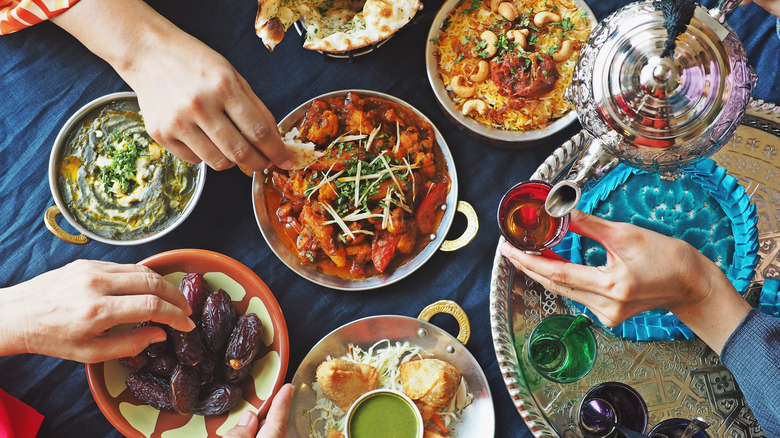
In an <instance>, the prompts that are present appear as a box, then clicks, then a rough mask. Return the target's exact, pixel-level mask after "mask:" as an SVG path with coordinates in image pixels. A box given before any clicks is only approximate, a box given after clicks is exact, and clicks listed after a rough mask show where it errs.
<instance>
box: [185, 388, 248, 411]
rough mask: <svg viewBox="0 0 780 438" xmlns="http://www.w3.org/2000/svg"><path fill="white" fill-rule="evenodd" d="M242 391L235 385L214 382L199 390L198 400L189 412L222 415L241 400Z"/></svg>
mask: <svg viewBox="0 0 780 438" xmlns="http://www.w3.org/2000/svg"><path fill="white" fill-rule="evenodd" d="M242 396H243V392H242V391H241V388H240V387H239V386H237V385H232V384H230V383H216V384H212V385H208V386H206V387H204V388H203V390H202V391H201V397H200V400H198V403H197V404H196V405H195V407H193V408H192V410H191V411H190V412H192V413H193V414H196V415H222V414H224V413H225V412H227V411H229V410H230V408H232V407H233V406H235V405H236V404H238V402H239V401H241V397H242Z"/></svg>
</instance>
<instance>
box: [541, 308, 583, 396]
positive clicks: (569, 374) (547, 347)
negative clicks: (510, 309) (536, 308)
mask: <svg viewBox="0 0 780 438" xmlns="http://www.w3.org/2000/svg"><path fill="white" fill-rule="evenodd" d="M574 318H575V317H574V316H571V315H552V316H548V317H547V318H545V319H543V320H542V321H540V322H539V324H537V325H536V326H535V327H534V328H533V330H531V334H530V335H529V336H528V340H527V341H526V357H527V358H528V362H530V363H531V366H532V367H533V368H534V369H535V370H536V371H537V372H538V373H539V374H541V375H542V376H543V377H544V378H546V379H548V380H552V381H553V382H558V383H571V382H576V381H577V380H579V379H581V378H583V377H585V375H587V374H588V373H589V372H590V370H591V369H592V368H593V364H594V363H596V337H595V336H594V335H593V331H591V329H590V328H588V327H585V328H583V329H581V330H578V331H576V332H573V333H570V334H569V335H568V336H566V337H565V338H564V337H563V334H564V333H565V332H566V329H567V328H569V326H570V325H571V323H572V322H573V321H574Z"/></svg>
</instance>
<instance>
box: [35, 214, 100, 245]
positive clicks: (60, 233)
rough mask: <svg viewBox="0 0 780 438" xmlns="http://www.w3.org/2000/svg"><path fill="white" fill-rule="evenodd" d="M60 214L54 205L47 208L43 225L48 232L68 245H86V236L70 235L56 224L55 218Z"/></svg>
mask: <svg viewBox="0 0 780 438" xmlns="http://www.w3.org/2000/svg"><path fill="white" fill-rule="evenodd" d="M60 214H62V213H61V212H60V209H59V208H58V207H57V206H56V205H52V206H51V207H49V208H47V209H46V214H44V215H43V223H44V224H46V228H48V229H49V231H51V232H52V233H53V234H54V235H55V236H57V237H59V238H60V239H62V240H64V241H66V242H68V243H72V244H74V245H84V244H86V243H88V242H89V238H88V237H87V236H85V235H83V234H79V235H78V236H76V235H73V234H70V233H68V232H67V231H65V230H63V229H62V228H61V227H60V226H59V225H58V224H57V216H59V215H60Z"/></svg>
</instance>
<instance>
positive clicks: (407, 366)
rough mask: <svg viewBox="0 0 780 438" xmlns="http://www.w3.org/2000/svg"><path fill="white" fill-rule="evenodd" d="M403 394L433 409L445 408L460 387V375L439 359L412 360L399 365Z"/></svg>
mask: <svg viewBox="0 0 780 438" xmlns="http://www.w3.org/2000/svg"><path fill="white" fill-rule="evenodd" d="M400 370H401V384H403V388H404V394H406V395H408V396H409V398H411V399H412V400H415V401H418V400H419V401H421V402H423V403H425V404H427V405H429V406H432V407H433V408H436V409H439V408H441V407H443V406H446V405H447V404H448V403H449V402H450V400H452V397H453V396H454V395H455V392H456V391H457V390H458V385H460V373H459V372H458V370H457V369H455V367H453V366H452V365H450V364H448V363H447V362H444V361H442V360H439V359H422V360H413V361H410V362H405V363H402V364H401V368H400Z"/></svg>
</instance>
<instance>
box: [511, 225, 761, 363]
mask: <svg viewBox="0 0 780 438" xmlns="http://www.w3.org/2000/svg"><path fill="white" fill-rule="evenodd" d="M570 230H571V231H573V232H575V233H578V234H580V235H582V236H586V237H589V238H591V239H594V240H596V241H598V242H599V243H601V244H602V245H604V247H605V249H606V252H607V263H606V265H605V266H599V267H595V266H583V265H579V264H576V263H570V262H568V261H562V260H558V259H555V260H554V259H551V258H547V257H544V256H536V255H529V254H526V253H524V252H523V251H520V250H518V249H517V248H514V247H512V246H511V245H509V244H508V243H506V242H504V243H502V244H501V245H500V247H499V251H500V252H501V254H502V255H504V257H506V258H507V259H509V260H510V261H511V262H512V264H514V265H515V266H516V267H517V268H518V269H521V270H522V271H523V272H525V273H526V275H528V276H529V277H531V278H532V279H534V280H536V281H537V282H539V283H540V284H541V285H542V286H544V287H545V288H546V289H547V290H549V291H551V292H555V293H557V294H559V295H562V296H564V297H566V298H570V299H572V300H574V301H577V302H578V303H581V304H583V305H585V306H587V307H588V309H590V310H591V311H592V312H593V313H594V314H595V315H596V316H597V317H598V319H599V321H601V322H602V323H603V324H604V325H606V326H609V327H613V326H616V325H618V324H620V323H621V322H623V321H624V320H626V319H628V318H630V317H632V316H634V315H636V314H638V313H641V312H644V311H646V310H651V309H657V308H662V309H669V310H670V311H671V312H672V313H674V314H675V315H676V316H677V317H678V318H680V320H681V321H682V322H683V323H685V324H686V325H687V326H688V327H689V328H690V329H691V330H693V332H694V333H696V334H697V335H698V336H699V337H700V338H702V340H703V341H704V342H706V343H707V344H708V345H709V346H710V348H712V349H713V350H714V351H715V352H716V353H720V351H721V349H722V348H723V345H724V344H725V342H726V340H727V339H728V337H729V336H730V335H731V333H732V332H733V331H734V329H735V328H736V327H737V326H738V325H739V323H740V322H741V321H742V319H743V318H744V317H745V315H747V313H748V311H749V310H750V305H749V304H748V303H747V302H746V301H745V300H744V299H743V298H742V296H740V294H739V293H738V292H737V290H736V289H735V288H734V286H733V285H732V284H731V282H730V281H729V280H728V278H727V277H726V276H725V274H723V272H722V271H721V270H720V269H719V268H718V267H717V266H716V265H715V264H714V263H712V262H711V261H710V260H709V259H708V258H707V257H705V256H704V255H702V254H701V253H700V252H699V251H697V250H696V249H695V248H693V247H692V246H691V245H689V244H688V243H686V242H684V241H682V240H678V239H675V238H671V237H667V236H664V235H662V234H658V233H655V232H653V231H649V230H645V229H643V228H640V227H637V226H634V225H631V224H627V223H617V222H611V221H608V220H605V219H601V218H598V217H595V216H591V215H589V214H586V213H583V212H581V211H579V210H574V211H573V212H572V216H571V227H570Z"/></svg>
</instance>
